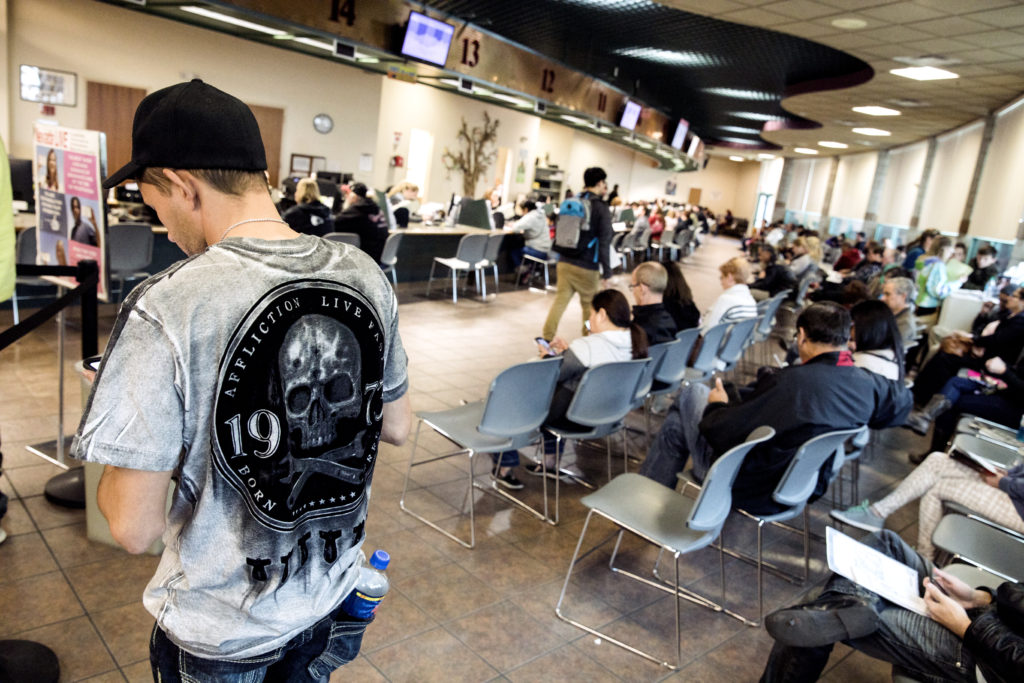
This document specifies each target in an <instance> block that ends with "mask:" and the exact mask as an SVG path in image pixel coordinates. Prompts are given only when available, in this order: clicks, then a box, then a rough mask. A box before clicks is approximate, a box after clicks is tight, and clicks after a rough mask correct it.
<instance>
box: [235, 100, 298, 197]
mask: <svg viewBox="0 0 1024 683" xmlns="http://www.w3.org/2000/svg"><path fill="white" fill-rule="evenodd" d="M249 109H251V110H252V113H253V116H255V117H256V123H258V124H259V126H260V135H261V136H262V137H263V150H264V151H265V152H266V155H267V171H269V172H270V184H271V185H273V186H274V187H277V183H278V177H277V176H278V171H279V170H280V169H281V131H282V130H283V128H284V109H278V108H277V107H263V106H260V105H258V104H250V105H249ZM310 125H312V124H310Z"/></svg>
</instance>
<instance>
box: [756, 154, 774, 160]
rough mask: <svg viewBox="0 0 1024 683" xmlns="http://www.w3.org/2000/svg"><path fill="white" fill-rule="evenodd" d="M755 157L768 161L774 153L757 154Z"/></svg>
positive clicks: (772, 157)
mask: <svg viewBox="0 0 1024 683" xmlns="http://www.w3.org/2000/svg"><path fill="white" fill-rule="evenodd" d="M757 158H758V159H761V160H762V161H768V160H770V159H774V158H775V155H774V154H758V155H757Z"/></svg>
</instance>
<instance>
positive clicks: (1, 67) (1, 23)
mask: <svg viewBox="0 0 1024 683" xmlns="http://www.w3.org/2000/svg"><path fill="white" fill-rule="evenodd" d="M8 9H9V8H8V6H7V0H0V45H3V48H0V138H3V140H4V146H5V147H6V148H7V151H8V152H10V151H11V119H10V112H9V109H10V107H9V106H8V101H7V95H6V93H8V92H10V88H11V81H10V76H9V74H10V73H11V66H10V61H9V59H8V52H9V51H10V45H11V37H10V33H9V31H8V26H7V12H8Z"/></svg>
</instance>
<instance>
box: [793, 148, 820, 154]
mask: <svg viewBox="0 0 1024 683" xmlns="http://www.w3.org/2000/svg"><path fill="white" fill-rule="evenodd" d="M793 151H794V152H796V153H797V154H817V153H818V150H816V149H811V148H810V147H797V148H796V149H794V150H793Z"/></svg>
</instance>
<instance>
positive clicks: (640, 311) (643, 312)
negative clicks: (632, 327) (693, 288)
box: [629, 261, 679, 344]
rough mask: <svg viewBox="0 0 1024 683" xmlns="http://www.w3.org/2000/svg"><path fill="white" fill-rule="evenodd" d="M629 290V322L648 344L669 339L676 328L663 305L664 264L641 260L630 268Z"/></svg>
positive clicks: (665, 278) (666, 284) (673, 320)
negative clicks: (630, 308)
mask: <svg viewBox="0 0 1024 683" xmlns="http://www.w3.org/2000/svg"><path fill="white" fill-rule="evenodd" d="M631 277H632V282H631V283H630V285H629V289H630V290H631V291H632V292H633V299H634V300H635V301H636V306H634V307H633V322H635V323H636V324H637V325H639V326H640V327H641V328H642V329H643V331H644V332H646V333H647V342H648V343H649V344H661V343H662V342H668V341H672V340H673V339H675V337H676V332H678V331H679V329H678V327H677V326H676V321H675V319H674V318H673V317H672V314H671V313H669V311H668V309H667V308H665V304H664V303H663V298H664V295H665V288H666V287H667V286H668V272H667V271H666V270H665V266H663V265H661V264H660V263H657V262H655V261H645V262H644V263H641V264H640V265H638V266H637V267H636V268H634V269H633V275H632V276H631Z"/></svg>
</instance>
